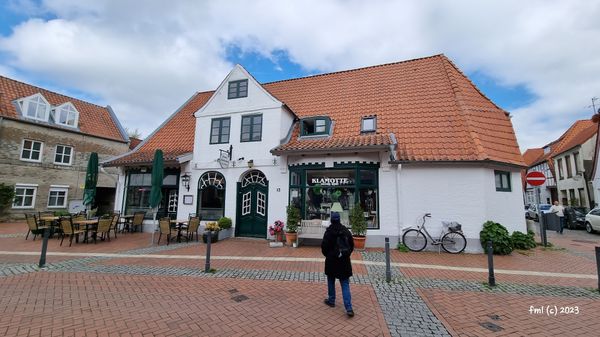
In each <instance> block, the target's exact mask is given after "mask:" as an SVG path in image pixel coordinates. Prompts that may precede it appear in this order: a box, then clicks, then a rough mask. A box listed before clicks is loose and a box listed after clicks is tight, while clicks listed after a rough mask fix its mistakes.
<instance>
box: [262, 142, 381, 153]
mask: <svg viewBox="0 0 600 337" xmlns="http://www.w3.org/2000/svg"><path fill="white" fill-rule="evenodd" d="M389 149H390V145H389V144H385V145H370V146H351V147H338V148H327V149H299V150H277V149H272V150H271V151H270V152H271V153H272V154H274V155H281V154H311V155H312V154H327V153H349V152H350V153H352V152H372V151H373V150H389Z"/></svg>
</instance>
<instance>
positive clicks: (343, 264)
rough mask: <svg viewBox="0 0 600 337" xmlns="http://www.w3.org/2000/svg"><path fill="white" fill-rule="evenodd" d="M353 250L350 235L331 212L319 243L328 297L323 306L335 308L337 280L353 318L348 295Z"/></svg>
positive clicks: (348, 311)
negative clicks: (329, 220)
mask: <svg viewBox="0 0 600 337" xmlns="http://www.w3.org/2000/svg"><path fill="white" fill-rule="evenodd" d="M353 250H354V241H353V240H352V234H351V233H350V231H349V230H348V228H346V227H345V226H344V225H342V224H341V222H340V215H339V213H336V212H332V213H331V224H330V225H329V227H327V230H326V231H325V234H324V235H323V241H322V242H321V252H322V253H323V255H325V275H327V293H328V297H327V298H326V299H325V304H327V305H328V306H330V307H332V308H333V307H335V279H339V280H340V285H341V287H342V297H343V299H344V308H345V309H346V314H347V315H348V317H353V316H354V311H353V310H352V296H351V295H350V276H352V265H351V264H350V254H352V251H353Z"/></svg>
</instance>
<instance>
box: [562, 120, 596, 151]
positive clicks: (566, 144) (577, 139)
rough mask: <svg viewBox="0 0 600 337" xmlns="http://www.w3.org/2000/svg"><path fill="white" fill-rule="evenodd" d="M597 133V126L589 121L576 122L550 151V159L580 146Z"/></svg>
mask: <svg viewBox="0 0 600 337" xmlns="http://www.w3.org/2000/svg"><path fill="white" fill-rule="evenodd" d="M597 131H598V125H597V124H596V123H594V122H592V121H591V120H589V119H586V120H578V121H576V122H575V123H574V124H573V125H571V127H570V128H569V129H568V130H567V131H565V133H564V134H563V135H562V136H561V137H560V138H559V140H558V143H557V144H556V145H554V148H553V149H552V157H556V156H558V155H559V154H561V153H563V152H565V151H568V150H570V149H572V148H574V147H576V146H579V145H582V144H583V143H585V142H587V141H588V140H589V139H590V138H592V137H593V136H594V135H595V134H596V133H597Z"/></svg>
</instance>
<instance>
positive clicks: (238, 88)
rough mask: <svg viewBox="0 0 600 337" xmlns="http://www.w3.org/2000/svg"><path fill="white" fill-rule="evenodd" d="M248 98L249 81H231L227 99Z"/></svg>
mask: <svg viewBox="0 0 600 337" xmlns="http://www.w3.org/2000/svg"><path fill="white" fill-rule="evenodd" d="M247 96H248V80H238V81H230V82H229V87H228V92H227V98H228V99H234V98H243V97H247Z"/></svg>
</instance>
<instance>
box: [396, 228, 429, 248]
mask: <svg viewBox="0 0 600 337" xmlns="http://www.w3.org/2000/svg"><path fill="white" fill-rule="evenodd" d="M402 243H403V244H404V245H405V246H406V248H408V249H409V250H412V251H413V252H420V251H422V250H423V249H425V246H427V237H425V234H423V232H421V231H419V230H416V229H409V230H407V231H406V232H405V233H404V235H402Z"/></svg>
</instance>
